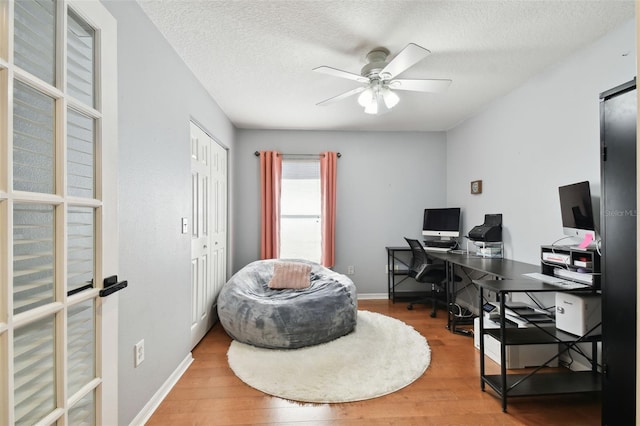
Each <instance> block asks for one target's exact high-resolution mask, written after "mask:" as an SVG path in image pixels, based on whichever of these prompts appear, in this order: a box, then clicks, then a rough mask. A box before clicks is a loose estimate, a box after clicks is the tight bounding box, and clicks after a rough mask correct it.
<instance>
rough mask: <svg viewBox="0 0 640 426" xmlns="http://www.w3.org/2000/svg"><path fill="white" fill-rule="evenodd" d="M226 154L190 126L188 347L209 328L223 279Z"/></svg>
mask: <svg viewBox="0 0 640 426" xmlns="http://www.w3.org/2000/svg"><path fill="white" fill-rule="evenodd" d="M226 241H227V152H226V150H225V149H224V148H222V147H221V146H220V145H218V144H217V143H216V142H215V141H214V140H213V139H212V138H211V137H210V136H209V135H208V134H207V133H205V132H204V131H203V130H202V129H201V128H200V127H198V126H197V125H195V124H194V123H191V306H192V307H191V346H192V347H194V346H195V345H197V344H198V342H199V341H200V340H201V339H202V338H203V337H204V335H205V334H206V333H207V331H209V329H210V328H211V327H212V326H213V323H214V321H215V318H216V314H215V299H216V297H217V295H218V292H219V291H220V288H221V286H222V284H223V283H224V282H225V280H226V264H227V254H226V246H227V244H226Z"/></svg>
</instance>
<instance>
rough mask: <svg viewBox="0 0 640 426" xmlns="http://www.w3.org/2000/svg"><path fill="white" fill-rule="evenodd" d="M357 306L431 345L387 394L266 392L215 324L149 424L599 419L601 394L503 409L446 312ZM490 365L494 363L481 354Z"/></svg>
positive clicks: (518, 402)
mask: <svg viewBox="0 0 640 426" xmlns="http://www.w3.org/2000/svg"><path fill="white" fill-rule="evenodd" d="M358 303H359V306H358V308H359V309H360V310H368V311H372V312H378V313H381V314H385V315H388V316H391V317H394V318H397V319H399V320H402V321H404V322H405V323H407V324H409V325H411V326H413V327H414V328H415V329H416V330H418V331H419V332H420V333H421V334H422V335H424V336H425V337H426V339H427V341H428V342H429V346H430V347H431V364H430V366H429V368H428V369H427V371H426V372H425V373H424V375H423V376H422V377H420V378H419V379H418V380H416V381H415V382H413V383H412V384H411V385H409V386H407V387H406V388H404V389H401V390H399V391H397V392H395V393H392V394H390V395H386V396H383V397H380V398H376V399H371V400H367V401H359V402H350V403H343V404H308V403H298V402H292V401H287V400H283V399H280V398H276V397H272V396H269V395H266V394H263V393H262V392H260V391H258V390H255V389H253V388H251V387H249V386H247V385H245V384H244V383H243V382H241V381H240V380H239V379H238V378H237V377H236V376H235V375H234V374H233V372H232V371H231V370H230V368H229V367H228V364H227V358H226V353H227V349H228V347H229V343H230V342H231V339H230V338H229V337H228V336H227V334H226V333H225V332H224V330H223V329H222V327H221V326H220V324H219V323H218V324H216V325H215V326H214V327H213V329H212V330H211V331H210V332H209V333H208V334H207V336H206V337H205V338H204V339H203V340H202V341H201V342H200V344H199V345H198V346H197V347H196V348H195V349H194V351H193V357H194V359H195V360H194V362H193V364H192V365H191V366H190V367H189V369H188V370H187V372H185V374H184V375H183V376H182V378H181V379H180V381H179V382H178V383H177V384H176V386H175V387H174V389H172V391H171V392H170V393H169V395H167V397H166V399H165V400H164V401H163V402H162V404H161V405H160V407H158V409H157V410H156V412H155V413H154V414H153V416H152V417H151V419H150V420H149V422H148V423H147V424H148V425H151V426H153V425H157V426H160V425H172V426H174V425H269V424H270V425H581V426H584V425H599V424H600V423H601V421H600V409H601V404H600V396H599V395H593V394H581V395H580V394H576V395H561V396H539V397H517V398H511V399H510V400H509V404H508V406H507V412H506V413H503V412H502V410H501V404H500V400H499V399H498V397H497V396H496V394H494V393H493V392H492V391H491V390H489V389H488V388H487V390H486V392H482V391H481V390H480V377H479V369H480V367H479V357H478V351H477V350H476V349H475V348H474V347H473V341H472V339H471V338H469V337H466V336H461V335H457V334H452V333H449V331H448V330H447V329H446V327H445V325H446V318H445V312H444V311H439V312H438V317H437V318H430V317H429V309H430V308H428V307H426V306H423V305H416V307H415V309H414V310H412V311H409V310H407V309H406V304H405V303H399V302H397V303H395V304H394V303H391V302H390V301H387V300H361V301H359V302H358ZM487 364H488V368H491V372H493V371H494V369H495V372H496V373H497V372H499V367H498V366H497V364H495V363H493V362H492V361H491V360H488V361H487Z"/></svg>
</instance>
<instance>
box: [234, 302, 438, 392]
mask: <svg viewBox="0 0 640 426" xmlns="http://www.w3.org/2000/svg"><path fill="white" fill-rule="evenodd" d="M227 357H228V360H229V366H230V367H231V369H232V370H233V372H234V373H235V374H236V376H238V377H239V378H240V380H242V381H243V382H245V383H246V384H248V385H249V386H251V387H253V388H256V389H258V390H260V391H262V392H265V393H267V394H270V395H274V396H278V397H280V398H285V399H289V400H293V401H302V402H315V403H335V402H350V401H361V400H363V399H370V398H376V397H379V396H382V395H386V394H389V393H391V392H395V391H397V390H399V389H402V388H403V387H405V386H407V385H409V384H411V383H412V382H414V381H415V380H416V379H417V378H418V377H420V376H421V375H422V374H423V373H424V371H425V370H426V369H427V367H428V366H429V363H430V362H431V350H430V349H429V345H428V344H427V340H426V339H425V338H424V337H423V336H422V335H421V334H420V333H418V332H417V331H416V330H415V329H413V327H410V326H408V325H407V324H405V323H404V322H402V321H399V320H397V319H394V318H391V317H388V316H386V315H382V314H378V313H374V312H369V311H358V323H357V326H356V329H355V331H353V332H352V333H350V334H348V335H346V336H343V337H340V338H338V339H336V340H333V341H331V342H327V343H323V344H321V345H316V346H308V347H305V348H300V349H265V348H257V347H255V346H251V345H247V344H244V343H239V342H237V341H235V340H234V341H233V342H231V346H230V347H229V351H228V352H227Z"/></svg>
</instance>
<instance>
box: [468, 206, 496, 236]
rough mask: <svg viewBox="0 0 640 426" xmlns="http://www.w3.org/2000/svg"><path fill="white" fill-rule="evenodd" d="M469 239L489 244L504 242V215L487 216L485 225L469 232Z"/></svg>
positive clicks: (475, 227) (485, 216)
mask: <svg viewBox="0 0 640 426" xmlns="http://www.w3.org/2000/svg"><path fill="white" fill-rule="evenodd" d="M469 239H470V240H473V241H484V242H487V243H493V242H498V241H502V214H501V213H497V214H485V215H484V223H483V224H482V225H478V226H474V227H473V229H472V230H471V231H469Z"/></svg>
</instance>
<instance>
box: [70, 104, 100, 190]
mask: <svg viewBox="0 0 640 426" xmlns="http://www.w3.org/2000/svg"><path fill="white" fill-rule="evenodd" d="M67 132H68V134H67V193H68V194H69V195H72V196H76V197H85V198H94V175H95V173H94V171H95V160H94V159H95V156H94V139H95V121H94V120H93V119H92V118H89V117H87V116H85V115H82V114H80V113H78V112H76V111H74V110H72V109H70V110H69V112H68V114H67Z"/></svg>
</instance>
